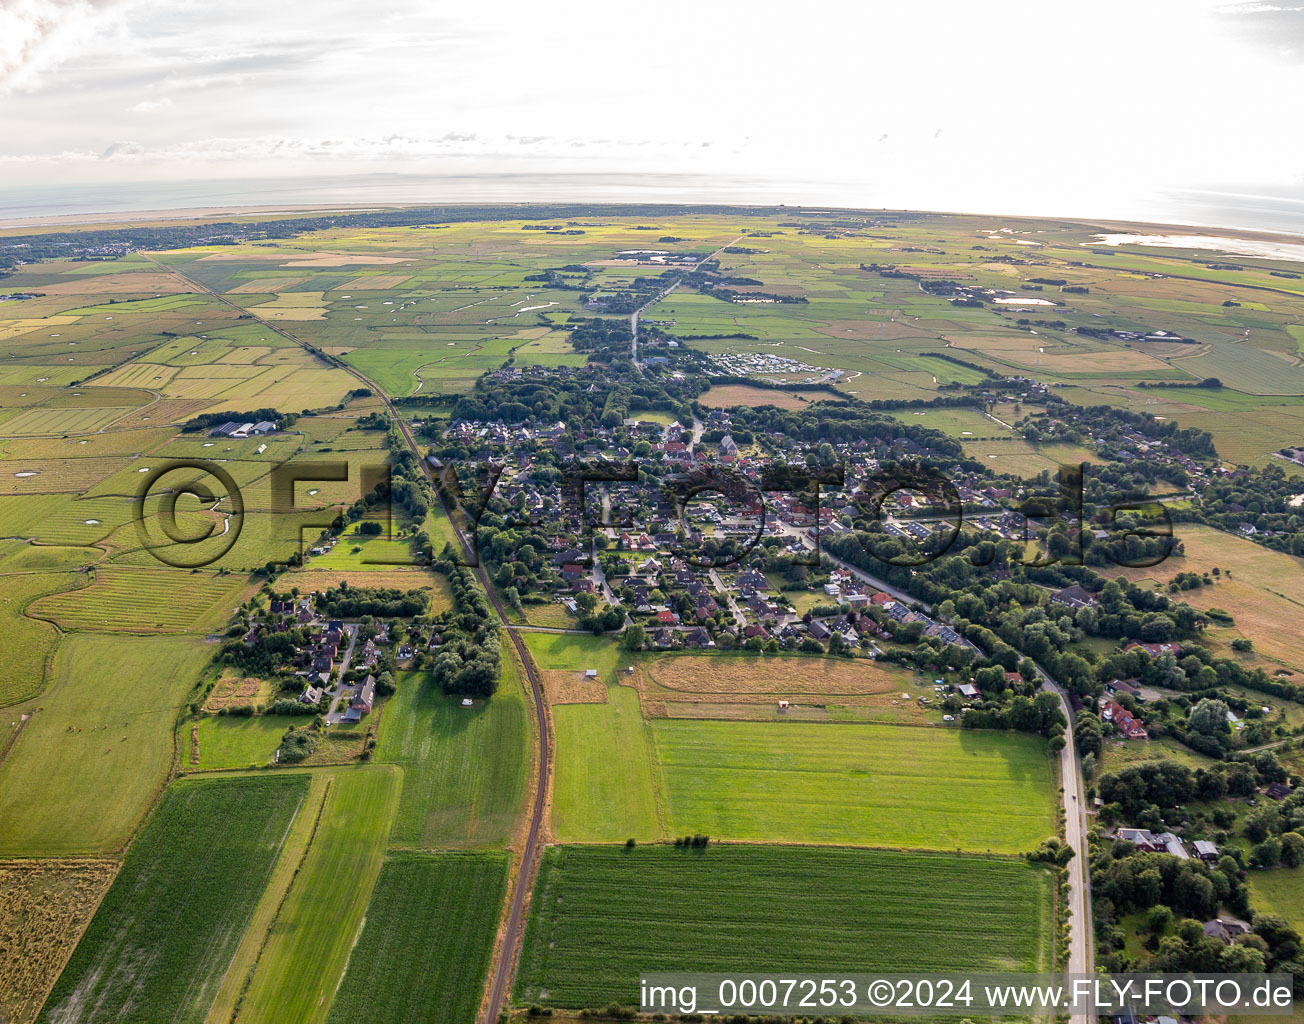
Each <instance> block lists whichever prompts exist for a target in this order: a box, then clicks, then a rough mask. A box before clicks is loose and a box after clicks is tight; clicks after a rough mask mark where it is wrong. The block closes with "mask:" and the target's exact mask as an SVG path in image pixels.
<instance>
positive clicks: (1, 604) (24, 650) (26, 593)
mask: <svg viewBox="0 0 1304 1024" xmlns="http://www.w3.org/2000/svg"><path fill="white" fill-rule="evenodd" d="M75 579H76V576H75V574H72V573H58V574H55V573H24V574H21V575H16V576H0V630H3V635H4V643H3V644H0V708H2V707H8V706H9V705H10V704H17V703H18V702H19V701H22V700H26V699H27V698H29V697H35V696H36V695H37V694H38V693H40V692H41V690H43V689H44V688H45V663H46V659H47V658H48V657H49V656H50V652H51V651H52V650H54V645H55V644H56V643H57V642H58V639H59V634H58V631H57V630H56V629H55V628H54V626H52V625H51V624H50V623H48V622H42V621H40V620H38V619H32V618H28V617H27V616H26V615H24V614H23V609H24V608H26V607H27V604H28V602H30V601H31V600H32V599H33V598H36V597H40V596H41V595H42V594H48V593H50V592H51V591H53V590H57V589H59V588H60V587H65V586H70V585H71V584H72V582H73V581H74V580H75Z"/></svg>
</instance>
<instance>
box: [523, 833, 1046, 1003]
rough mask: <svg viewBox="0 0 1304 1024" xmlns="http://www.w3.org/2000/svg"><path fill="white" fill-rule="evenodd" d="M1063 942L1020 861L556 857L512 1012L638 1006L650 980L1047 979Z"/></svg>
mask: <svg viewBox="0 0 1304 1024" xmlns="http://www.w3.org/2000/svg"><path fill="white" fill-rule="evenodd" d="M1052 936H1053V924H1052V913H1051V885H1050V880H1049V877H1048V875H1047V874H1046V873H1045V872H1043V871H1041V870H1038V869H1034V868H1032V867H1029V866H1028V865H1026V864H1024V863H1022V862H1019V861H1014V860H999V859H991V858H982V857H955V856H946V855H939V854H915V853H890V852H882V851H868V850H837V849H816V848H810V847H776V846H718V847H717V846H712V847H708V848H707V849H705V850H680V849H676V848H674V847H668V846H654V847H639V848H637V849H633V850H627V849H624V848H622V847H554V848H553V849H550V850H548V851H547V853H546V854H545V855H544V862H543V867H542V869H541V871H540V874H539V880H538V883H537V885H536V887H535V895H534V901H533V904H532V907H531V915H530V921H529V924H528V927H527V930H526V936H525V944H524V949H523V952H522V955H521V965H520V969H519V972H518V974H517V981H516V1000H517V1002H518V1003H526V1004H528V1003H532V1002H536V1001H537V1002H541V1003H546V1004H551V1005H556V1006H563V1007H580V1006H598V1005H605V1004H606V1003H608V1002H610V1001H612V1000H618V1001H621V1002H624V1003H626V1004H635V1005H636V1004H637V1002H638V999H637V994H638V981H639V978H640V977H641V974H642V973H643V972H651V971H708V972H710V971H714V972H749V971H753V972H754V971H767V970H769V971H775V970H782V971H785V972H796V973H802V972H814V973H822V972H828V971H897V972H903V973H924V972H929V971H939V972H940V971H976V970H984V969H986V970H1037V969H1049V966H1050V959H1051V946H1052ZM545 991H546V995H545V994H544V993H545Z"/></svg>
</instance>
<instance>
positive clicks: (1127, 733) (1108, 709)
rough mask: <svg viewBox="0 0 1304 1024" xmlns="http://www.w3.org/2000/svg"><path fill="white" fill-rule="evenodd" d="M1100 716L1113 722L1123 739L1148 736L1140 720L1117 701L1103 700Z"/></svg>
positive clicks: (1139, 738)
mask: <svg viewBox="0 0 1304 1024" xmlns="http://www.w3.org/2000/svg"><path fill="white" fill-rule="evenodd" d="M1100 717H1101V718H1103V719H1104V720H1105V721H1106V722H1113V723H1114V725H1115V726H1117V728H1118V731H1119V732H1121V733H1122V734H1123V737H1124V738H1125V739H1129V740H1144V739H1149V738H1150V734H1149V733H1147V732H1146V727H1145V726H1144V725H1142V724H1141V722H1140V720H1139V719H1137V718H1134V717H1133V716H1132V712H1130V711H1128V710H1127V708H1125V707H1123V705H1121V704H1119V703H1118V702H1117V701H1112V700H1107V701H1105V703H1104V704H1102V705H1101V707H1100Z"/></svg>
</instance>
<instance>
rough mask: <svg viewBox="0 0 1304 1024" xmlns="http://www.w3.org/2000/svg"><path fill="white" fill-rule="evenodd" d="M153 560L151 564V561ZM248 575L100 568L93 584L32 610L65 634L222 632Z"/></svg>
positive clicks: (157, 566)
mask: <svg viewBox="0 0 1304 1024" xmlns="http://www.w3.org/2000/svg"><path fill="white" fill-rule="evenodd" d="M151 561H152V559H151ZM247 587H248V583H247V581H246V580H245V578H244V577H243V576H239V575H229V576H219V575H218V574H216V573H212V572H200V573H192V572H191V571H190V570H188V569H176V568H173V567H171V566H165V565H161V564H159V563H158V562H153V563H152V567H150V568H139V569H135V568H125V567H118V566H112V567H106V568H102V569H97V570H96V572H95V577H94V579H93V581H92V582H91V584H90V585H89V586H87V587H82V588H81V589H79V590H72V591H69V592H67V593H64V594H56V595H54V596H53V597H49V598H45V599H44V600H42V601H38V602H36V603H35V604H34V605H33V607H32V611H33V612H34V613H35V614H38V615H41V616H42V617H44V618H48V619H52V620H53V621H55V622H57V623H58V624H59V625H60V626H62V627H63V628H64V629H109V630H124V631H127V632H133V633H143V632H160V633H165V632H166V633H181V632H192V631H197V630H201V629H207V628H214V627H217V626H219V625H221V624H223V623H224V622H226V620H227V619H228V618H229V617H230V615H231V613H232V612H233V611H234V610H235V608H236V607H237V606H238V605H239V604H240V602H241V600H242V599H243V598H244V596H245V593H244V591H245V590H246V589H247Z"/></svg>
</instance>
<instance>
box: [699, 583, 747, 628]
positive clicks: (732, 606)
mask: <svg viewBox="0 0 1304 1024" xmlns="http://www.w3.org/2000/svg"><path fill="white" fill-rule="evenodd" d="M707 575H708V576H710V577H711V583H712V584H713V585H714V586H715V589H716V590H718V591H720V593H722V594H723V595H724V599H725V600H726V601H728V602H729V610H730V611H731V612H733V617H734V621H735V622H736V623H738V625H739V626H740V627H741V626H746V625H747V616H746V615H744V614H743V611H742V609H741V608H739V607H738V602H737V601H735V600H734V596H733V591H731V590H730V589H729V588H728V587H726V586H725V585H724V579H723V578H722V577H721V576H720V574H719V572H717V571H716V570H715V569H708V570H707Z"/></svg>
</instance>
